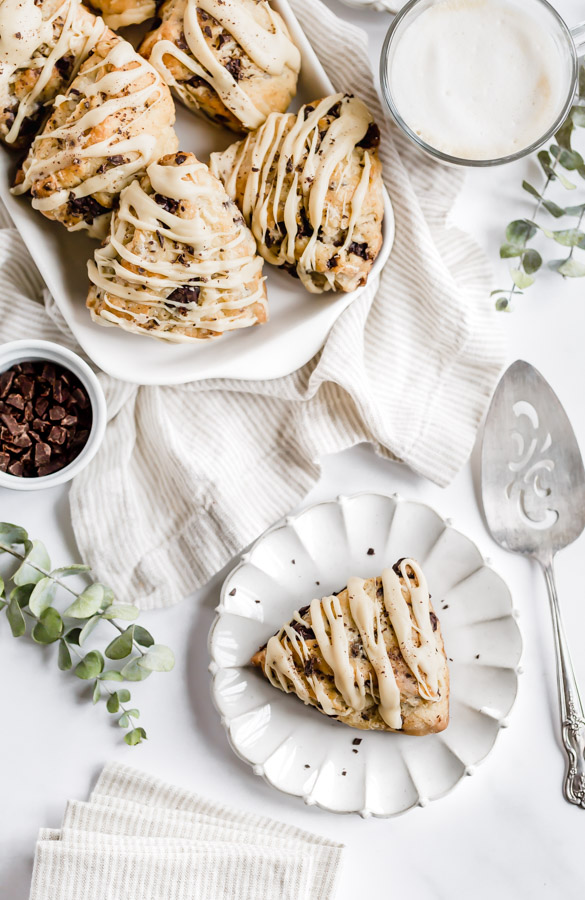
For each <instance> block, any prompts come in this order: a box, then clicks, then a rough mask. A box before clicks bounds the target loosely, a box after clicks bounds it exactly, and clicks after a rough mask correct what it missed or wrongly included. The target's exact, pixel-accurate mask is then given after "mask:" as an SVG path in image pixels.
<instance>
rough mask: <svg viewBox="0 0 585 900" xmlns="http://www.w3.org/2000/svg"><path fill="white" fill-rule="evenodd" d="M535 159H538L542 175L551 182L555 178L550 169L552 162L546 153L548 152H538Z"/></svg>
mask: <svg viewBox="0 0 585 900" xmlns="http://www.w3.org/2000/svg"><path fill="white" fill-rule="evenodd" d="M537 159H538V161H539V163H540V165H541V166H542V170H543V172H544V174H545V175H546V177H547V178H550V180H551V181H553V180H554V179H555V178H556V177H557V176H556V173H555V171H554V169H553V167H552V162H553V161H552V157H551V155H550V153H549V152H548V150H540V152H539V153H537Z"/></svg>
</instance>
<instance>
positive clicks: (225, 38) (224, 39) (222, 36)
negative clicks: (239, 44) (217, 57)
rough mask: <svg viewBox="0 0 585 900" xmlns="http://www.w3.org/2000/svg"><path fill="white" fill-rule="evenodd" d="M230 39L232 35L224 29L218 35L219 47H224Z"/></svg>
mask: <svg viewBox="0 0 585 900" xmlns="http://www.w3.org/2000/svg"><path fill="white" fill-rule="evenodd" d="M229 39H230V35H229V34H227V32H225V31H222V33H221V34H220V35H219V36H218V38H217V46H218V48H221V47H223V45H224V44H225V43H226V42H227V41H229Z"/></svg>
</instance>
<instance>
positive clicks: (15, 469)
mask: <svg viewBox="0 0 585 900" xmlns="http://www.w3.org/2000/svg"><path fill="white" fill-rule="evenodd" d="M23 472H24V463H23V462H22V461H21V460H20V459H17V460H16V461H15V462H13V463H12V465H10V466H8V473H9V474H10V475H16V477H17V478H20V477H22V473H23Z"/></svg>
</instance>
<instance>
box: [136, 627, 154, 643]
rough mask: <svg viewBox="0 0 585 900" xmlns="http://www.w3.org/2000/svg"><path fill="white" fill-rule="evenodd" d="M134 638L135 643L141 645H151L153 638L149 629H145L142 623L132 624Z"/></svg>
mask: <svg viewBox="0 0 585 900" xmlns="http://www.w3.org/2000/svg"><path fill="white" fill-rule="evenodd" d="M134 640H135V641H136V643H137V644H140V646H141V647H152V645H153V644H154V638H153V636H152V635H151V633H150V631H147V630H146V628H143V627H142V625H135V626H134Z"/></svg>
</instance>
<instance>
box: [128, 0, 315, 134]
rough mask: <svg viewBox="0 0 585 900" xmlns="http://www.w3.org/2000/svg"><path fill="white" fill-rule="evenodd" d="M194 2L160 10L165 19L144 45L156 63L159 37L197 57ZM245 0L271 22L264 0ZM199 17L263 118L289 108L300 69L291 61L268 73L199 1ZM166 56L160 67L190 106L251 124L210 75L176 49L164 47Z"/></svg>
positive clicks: (170, 0) (214, 49)
mask: <svg viewBox="0 0 585 900" xmlns="http://www.w3.org/2000/svg"><path fill="white" fill-rule="evenodd" d="M189 2H193V0H166V2H165V3H163V5H162V6H161V8H160V11H159V13H158V15H159V17H160V20H161V21H160V24H159V25H158V26H157V27H156V28H154V29H153V30H152V31H151V32H150V33H149V34H148V35H147V36H146V38H145V39H144V41H143V43H142V45H141V47H140V52H141V53H142V55H143V56H144V57H145V58H146V59H150V61H151V62H153V64H154V65H156V62H155V60H154V59H153V57H152V52H153V49H154V48H155V45H156V44H157V43H159V42H160V41H170V42H171V43H172V44H173V45H174V46H175V47H176V48H178V49H179V50H181V51H183V52H184V53H186V54H187V56H189V57H191V58H192V59H195V57H194V56H193V54H192V52H191V49H190V47H189V44H188V43H187V40H186V38H185V32H184V17H185V9H186V7H187V4H188V3H189ZM240 2H241V3H242V4H243V5H244V6H252V7H253V8H254V9H255V12H256V14H259V15H262V14H264V15H263V21H264V23H265V24H266V25H268V24H269V21H270V20H269V18H268V14H267V13H266V11H265V10H264V9H263V5H262V4H257V3H256V0H240ZM272 16H273V17H274V19H275V20H276V21H278V22H279V24H280V25H281V27H282V28H286V26H285V25H284V22H283V21H282V19H281V17H280V16H279V15H278V13H276V12H275V11H274V10H273V11H272ZM197 21H198V23H199V25H200V26H201V29H202V33H203V37H204V40H205V43H206V45H207V47H208V48H209V49H210V51H211V53H212V54H213V56H214V57H215V58H216V59H217V60H218V61H219V62H220V63H221V65H222V66H224V68H226V69H227V70H228V71H230V72H231V73H232V74H233V75H234V78H235V79H236V81H237V84H238V86H239V87H240V88H242V89H243V90H244V91H245V93H246V94H247V95H248V97H249V98H250V99H251V100H252V102H253V104H254V106H255V107H256V108H257V109H258V110H259V111H260V112H261V113H262V116H263V117H264V118H265V117H266V116H267V115H268V114H269V113H270V112H273V111H277V112H283V111H284V110H286V109H287V107H288V106H289V104H290V102H291V100H292V98H293V97H294V95H295V93H296V88H297V79H298V71H295V70H294V69H293V68H291V67H290V66H288V65H286V66H285V67H284V69H283V71H282V73H281V74H279V75H268V74H267V73H266V72H263V71H262V70H261V69H260V68H259V67H258V66H257V65H256V63H255V62H254V61H253V60H252V59H251V58H250V57H249V56H248V54H247V53H246V51H245V50H244V49H243V47H241V46H240V44H239V43H238V42H237V41H236V40H235V39H234V38H233V37H232V35H231V34H230V33H229V31H227V30H226V29H225V28H223V27H222V25H221V24H220V23H219V22H218V21H217V20H216V19H214V18H213V16H211V15H209V13H207V12H205V10H203V9H201V7H197ZM162 62H163V64H164V69H163V68H161V69H160V71H161V74H162V75H163V77H165V75H166V72H165V69H166V70H168V72H169V73H170V74H171V76H172V78H173V79H174V82H175V83H174V84H173V90H174V93H175V94H176V95H177V97H179V99H180V100H181V101H182V102H183V103H184V104H185V106H187V107H189V109H191V110H193V111H194V112H199V113H201V114H202V115H204V116H205V117H206V118H208V119H210V120H211V121H212V122H214V123H215V124H216V125H221V126H223V127H225V128H229V129H231V130H232V131H236V132H241V131H246V130H247V127H246V125H245V124H243V123H242V122H241V121H240V119H238V118H237V117H236V115H234V113H233V112H232V111H231V110H230V109H228V108H227V106H226V105H225V104H224V103H223V101H222V100H221V98H220V97H219V95H218V94H217V92H216V91H215V89H214V88H213V87H212V85H211V84H210V83H209V82H208V81H206V80H205V79H203V78H202V77H200V76H198V75H196V74H194V73H193V72H192V71H190V70H189V68H187V67H186V66H185V65H184V64H183V63H182V62H181V60H180V59H178V58H177V57H176V56H174V55H173V54H172V53H165V54H164V55H163V57H162Z"/></svg>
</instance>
